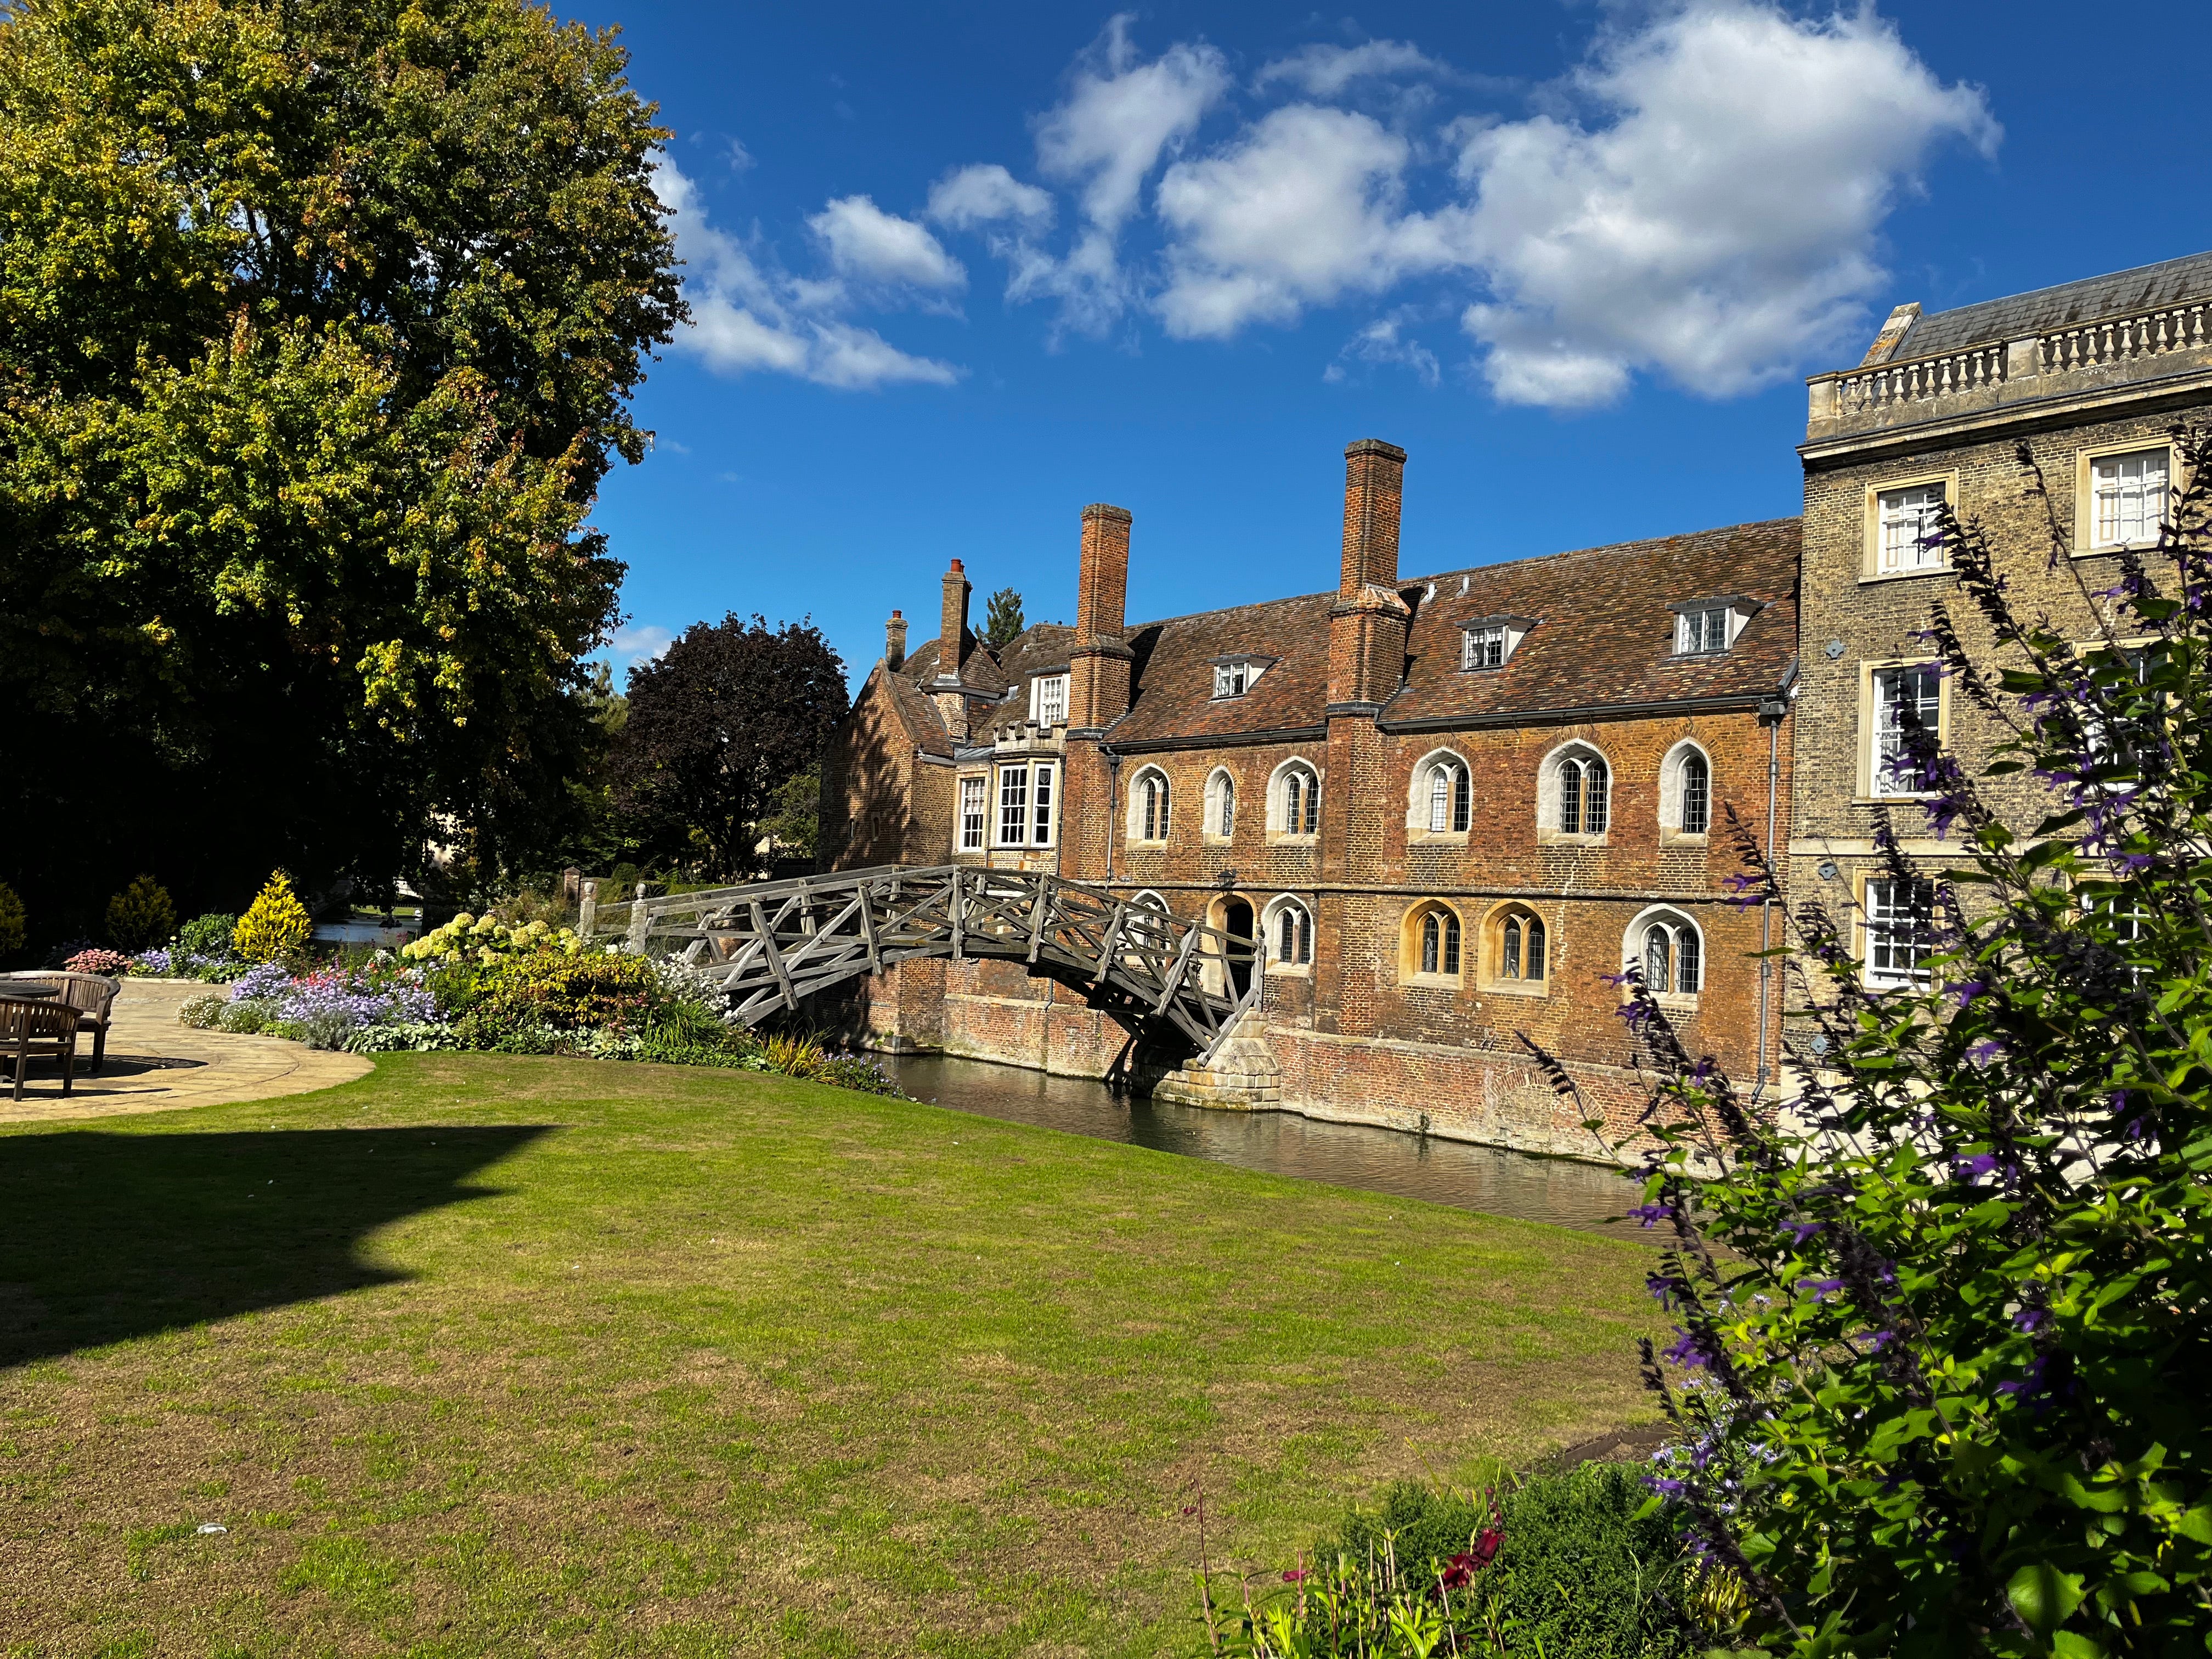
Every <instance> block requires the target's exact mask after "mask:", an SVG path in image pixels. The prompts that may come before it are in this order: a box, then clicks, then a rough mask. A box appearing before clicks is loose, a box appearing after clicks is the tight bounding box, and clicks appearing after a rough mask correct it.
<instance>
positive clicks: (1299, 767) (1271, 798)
mask: <svg viewBox="0 0 2212 1659" xmlns="http://www.w3.org/2000/svg"><path fill="white" fill-rule="evenodd" d="M1294 772H1303V773H1304V775H1305V778H1306V783H1307V786H1308V787H1310V788H1311V789H1312V790H1313V792H1314V799H1315V801H1316V807H1315V811H1314V827H1313V829H1285V828H1284V827H1283V826H1284V824H1285V823H1286V822H1287V819H1288V814H1289V811H1290V808H1289V804H1288V799H1287V793H1288V792H1287V790H1286V787H1285V786H1286V785H1287V783H1288V781H1289V780H1290V777H1291V774H1292V773H1294ZM1320 797H1321V768H1320V767H1319V766H1317V765H1316V764H1315V763H1313V762H1311V761H1310V760H1308V759H1307V758H1306V757H1304V756H1303V755H1292V756H1291V757H1289V758H1288V759H1287V760H1285V761H1284V762H1283V763H1281V764H1280V765H1279V766H1277V767H1276V768H1275V769H1274V770H1273V772H1272V773H1270V774H1269V775H1268V777H1267V840H1268V842H1270V843H1271V844H1272V843H1274V842H1282V843H1284V844H1285V845H1287V846H1292V847H1310V846H1312V845H1313V844H1314V842H1316V840H1318V839H1319V838H1320V829H1321V811H1320V807H1319V805H1318V803H1319V800H1320Z"/></svg>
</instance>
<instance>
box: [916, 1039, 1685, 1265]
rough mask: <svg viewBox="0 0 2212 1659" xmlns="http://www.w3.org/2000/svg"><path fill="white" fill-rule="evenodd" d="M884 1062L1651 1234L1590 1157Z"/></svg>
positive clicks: (1246, 1163)
mask: <svg viewBox="0 0 2212 1659" xmlns="http://www.w3.org/2000/svg"><path fill="white" fill-rule="evenodd" d="M884 1066H885V1068H886V1069H887V1070H889V1071H890V1072H891V1073H892V1074H893V1075H894V1076H896V1078H897V1079H898V1082H899V1086H900V1087H901V1088H902V1089H904V1090H905V1091H907V1093H908V1094H910V1095H912V1096H913V1097H915V1099H917V1100H926V1101H928V1102H930V1103H933V1104H934V1105H939V1106H944V1107H947V1108H949V1109H951V1110H953V1111H956V1112H969V1113H973V1114H974V1115H976V1116H979V1117H995V1118H1002V1119H1004V1120H1006V1121H1008V1122H1012V1123H1033V1124H1036V1125H1037V1126H1039V1127H1042V1128H1047V1129H1063V1130H1066V1131H1067V1132H1068V1133H1071V1134H1079V1135H1091V1136H1095V1137H1096V1138H1097V1139H1101V1140H1119V1141H1122V1142H1124V1143H1126V1144H1127V1145H1129V1146H1147V1147H1150V1148H1152V1150H1153V1151H1154V1152H1175V1153H1177V1154H1180V1155H1181V1156H1182V1157H1184V1158H1210V1159H1212V1161H1213V1162H1214V1163H1217V1164H1235V1165H1236V1166H1237V1168H1239V1169H1243V1170H1266V1171H1267V1172H1268V1173H1269V1174H1271V1175H1284V1176H1297V1178H1298V1179H1299V1180H1302V1181H1323V1182H1330V1183H1332V1184H1333V1185H1335V1186H1339V1187H1364V1188H1367V1189H1368V1190H1369V1191H1370V1192H1377V1193H1389V1194H1392V1195H1393V1196H1395V1197H1399V1198H1417V1199H1423V1200H1426V1201H1428V1202H1429V1203H1431V1204H1449V1205H1452V1206H1455V1207H1456V1208H1459V1209H1462V1210H1480V1211H1482V1212H1486V1213H1487V1214H1491V1215H1509V1216H1516V1217H1518V1218H1521V1219H1522V1220H1524V1221H1548V1222H1552V1223H1553V1224H1555V1225H1559V1226H1565V1227H1580V1228H1586V1229H1589V1230H1591V1231H1600V1232H1607V1233H1614V1234H1620V1235H1624V1236H1626V1237H1637V1238H1642V1239H1646V1240H1649V1239H1650V1238H1652V1237H1653V1235H1652V1234H1650V1232H1648V1231H1644V1229H1643V1228H1641V1227H1639V1226H1638V1225H1635V1224H1634V1223H1632V1222H1621V1221H1617V1220H1613V1219H1612V1218H1613V1217H1617V1216H1619V1215H1620V1212H1622V1211H1623V1210H1625V1209H1626V1208H1627V1207H1628V1206H1631V1205H1632V1204H1634V1203H1635V1202H1636V1201H1637V1199H1636V1188H1635V1187H1634V1186H1633V1185H1632V1183H1631V1182H1628V1181H1626V1180H1625V1179H1623V1178H1622V1176H1620V1175H1619V1174H1618V1173H1616V1172H1615V1171H1613V1170H1607V1169H1604V1168H1602V1167H1601V1166H1598V1165H1595V1164H1577V1163H1574V1162H1572V1161H1571V1160H1568V1159H1565V1158H1538V1157H1536V1156H1534V1155H1533V1154H1531V1153H1528V1152H1508V1151H1505V1150H1504V1149H1503V1148H1501V1147H1496V1146H1470V1145H1468V1143H1466V1142H1464V1141H1458V1140H1438V1139H1435V1138H1434V1137H1432V1136H1425V1135H1411V1134H1407V1133H1403V1132H1401V1131H1400V1130H1396V1129H1377V1128H1371V1127H1368V1126H1366V1125H1364V1124H1357V1123H1327V1122H1321V1121H1316V1120H1315V1119H1312V1118H1308V1117H1301V1116H1299V1115H1297V1113H1295V1112H1222V1111H1212V1110H1208V1109H1206V1108H1204V1107H1200V1106H1177V1105H1170V1104H1169V1103H1166V1102H1164V1101H1152V1100H1140V1099H1132V1098H1129V1097H1126V1096H1121V1095H1116V1094H1115V1093H1114V1092H1113V1091H1111V1090H1109V1088H1107V1086H1106V1085H1104V1084H1103V1083H1097V1082H1092V1081H1091V1080H1090V1079H1084V1078H1070V1077H1052V1076H1049V1075H1048V1074H1047V1073H1043V1072H1032V1071H1027V1070H1024V1068H1022V1067H1020V1066H994V1065H992V1064H990V1063H989V1062H987V1061H985V1060H953V1059H948V1058H946V1057H945V1056H943V1055H938V1054H921V1055H911V1056H908V1057H905V1058H901V1059H890V1058H886V1059H885V1060H884Z"/></svg>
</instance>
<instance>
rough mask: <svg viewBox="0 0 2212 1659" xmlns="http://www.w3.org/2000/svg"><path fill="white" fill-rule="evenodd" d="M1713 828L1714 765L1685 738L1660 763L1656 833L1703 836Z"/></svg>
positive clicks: (1665, 836) (1661, 834) (1662, 834)
mask: <svg viewBox="0 0 2212 1659" xmlns="http://www.w3.org/2000/svg"><path fill="white" fill-rule="evenodd" d="M1712 827H1713V763H1712V762H1711V759H1710V758H1708V757H1707V756H1706V754H1705V750H1702V749H1700V748H1699V746H1698V745H1697V744H1695V743H1693V742H1692V741H1691V740H1690V739H1689V738H1684V739H1683V740H1682V741H1681V742H1680V743H1678V744H1675V745H1674V747H1673V748H1672V749H1670V750H1668V751H1667V758H1666V759H1665V760H1663V761H1662V762H1661V763H1659V833H1660V836H1661V838H1662V840H1664V839H1666V838H1667V837H1669V836H1702V835H1704V834H1705V832H1706V831H1707V830H1709V829H1711V828H1712Z"/></svg>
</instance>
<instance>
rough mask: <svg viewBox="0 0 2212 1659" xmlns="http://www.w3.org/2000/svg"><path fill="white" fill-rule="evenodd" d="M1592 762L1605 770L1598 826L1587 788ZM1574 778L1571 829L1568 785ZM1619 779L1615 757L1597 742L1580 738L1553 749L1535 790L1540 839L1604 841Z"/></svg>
mask: <svg viewBox="0 0 2212 1659" xmlns="http://www.w3.org/2000/svg"><path fill="white" fill-rule="evenodd" d="M1593 764H1595V765H1596V766H1598V767H1600V768H1602V769H1603V771H1604V793H1603V797H1602V800H1601V811H1599V812H1598V814H1597V815H1596V816H1598V817H1600V818H1601V819H1602V820H1603V822H1602V823H1598V824H1597V825H1595V827H1593V826H1592V825H1591V823H1590V817H1591V814H1590V812H1589V791H1588V788H1587V784H1588V775H1589V768H1590V767H1591V766H1592V765H1593ZM1570 781H1571V782H1572V785H1573V788H1574V800H1575V810H1574V813H1573V818H1574V826H1575V827H1574V828H1573V829H1569V828H1568V827H1567V819H1568V816H1569V815H1568V812H1567V789H1568V787H1569V783H1570ZM1617 781H1618V780H1617V778H1616V776H1615V768H1614V766H1613V761H1612V758H1611V757H1609V756H1607V754H1606V753H1605V751H1604V750H1601V749H1600V748H1598V747H1597V746H1596V745H1595V744H1590V743H1585V742H1583V741H1582V740H1581V739H1579V738H1577V739H1576V740H1575V741H1574V742H1572V743H1565V744H1560V745H1559V747H1558V748H1557V749H1554V750H1553V751H1552V752H1551V753H1550V754H1548V755H1547V756H1546V757H1544V764H1543V769H1542V772H1541V774H1540V775H1539V781H1538V787H1537V790H1536V811H1537V819H1536V835H1537V839H1538V840H1539V841H1549V842H1570V843H1574V844H1578V845H1579V844H1588V845H1592V846H1598V845H1602V844H1603V843H1604V842H1605V841H1606V839H1607V836H1609V835H1610V834H1611V833H1612V829H1613V786H1614V784H1615V783H1616V782H1617Z"/></svg>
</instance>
